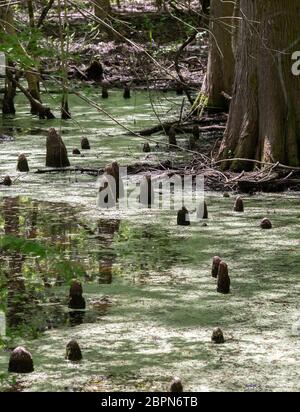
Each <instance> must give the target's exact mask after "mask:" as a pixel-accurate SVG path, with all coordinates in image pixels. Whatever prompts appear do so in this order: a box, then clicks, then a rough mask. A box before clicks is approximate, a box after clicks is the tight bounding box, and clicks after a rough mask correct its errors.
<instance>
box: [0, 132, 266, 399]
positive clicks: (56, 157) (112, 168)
mask: <svg viewBox="0 0 300 412" xmlns="http://www.w3.org/2000/svg"><path fill="white" fill-rule="evenodd" d="M195 134H196V135H197V131H196V129H195V131H194V135H195ZM172 136H173V137H174V130H172V128H171V129H170V132H169V139H170V138H171V140H170V144H176V142H175V143H174V139H173V137H172ZM172 139H173V140H172ZM46 146H47V154H46V166H48V167H68V166H70V163H69V159H68V155H67V150H66V147H65V145H64V143H63V141H62V139H61V137H60V136H59V135H58V133H57V132H56V130H55V129H54V128H51V129H50V130H49V133H48V137H47V144H46ZM148 146H149V144H148V143H145V145H144V148H143V150H144V151H145V152H147V151H150V147H148ZM81 148H82V149H83V150H88V149H90V144H89V141H88V139H87V138H83V139H82V141H81ZM73 154H80V151H79V150H78V149H74V150H73ZM17 170H18V171H20V172H28V171H29V166H28V162H27V159H26V156H25V155H24V154H21V155H20V156H19V158H18V164H17ZM105 171H106V173H107V174H109V175H111V176H113V177H115V178H117V179H118V178H119V166H118V163H117V162H112V164H110V165H108V166H106V168H105ZM116 183H117V188H118V187H119V184H118V181H117V182H116ZM2 184H5V185H7V186H10V185H11V184H12V181H11V179H10V177H9V176H6V177H5V178H4V181H3V182H2ZM144 184H145V187H144V191H145V196H144V200H145V203H149V199H150V201H152V200H153V196H154V195H153V188H152V186H151V178H150V176H146V177H145V179H144ZM141 193H142V192H141ZM119 196H120V193H117V197H119ZM234 211H236V212H243V211H244V202H243V199H242V198H241V197H240V196H238V197H237V198H236V200H235V204H234ZM197 217H198V218H202V219H207V218H208V208H207V204H206V202H205V201H204V202H203V205H202V207H201V208H199V209H198V210H197ZM177 224H178V225H183V226H188V225H190V220H189V212H188V210H187V209H186V208H185V207H184V206H183V207H182V208H181V209H180V210H179V211H178V214H177ZM260 227H261V228H262V229H271V228H272V223H271V222H270V220H269V219H267V218H264V219H263V220H262V221H261V223H260ZM211 273H212V277H214V278H217V291H218V292H220V293H223V294H227V293H229V292H230V278H229V275H228V266H227V264H226V263H225V262H224V261H222V259H221V258H220V257H219V256H214V257H213V262H212V270H211ZM68 306H69V308H70V309H81V310H84V309H85V307H86V303H85V299H84V297H83V290H82V285H81V283H80V282H78V281H73V283H72V285H71V287H70V293H69V303H68ZM211 340H212V342H214V343H217V344H220V343H224V341H225V340H224V335H223V332H222V330H221V329H220V328H219V327H217V328H215V329H214V330H213V333H212V337H211ZM65 357H66V359H68V360H69V361H73V362H76V361H80V360H81V359H82V352H81V349H80V346H79V344H78V342H77V341H76V340H74V339H72V340H71V341H70V342H69V343H68V344H67V346H66V355H65ZM8 370H9V372H14V373H30V372H33V370H34V365H33V359H32V355H31V353H30V352H29V351H28V350H27V349H25V348H24V347H22V346H18V347H16V348H15V349H14V350H13V351H12V353H11V356H10V360H9V365H8ZM170 391H171V392H182V391H183V385H182V382H181V379H180V378H178V377H174V378H173V380H172V382H171V385H170Z"/></svg>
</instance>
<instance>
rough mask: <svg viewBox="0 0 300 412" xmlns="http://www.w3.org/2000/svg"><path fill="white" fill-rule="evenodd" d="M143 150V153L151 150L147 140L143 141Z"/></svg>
mask: <svg viewBox="0 0 300 412" xmlns="http://www.w3.org/2000/svg"><path fill="white" fill-rule="evenodd" d="M143 152H145V153H149V152H151V148H150V145H149V143H148V142H145V143H144V145H143Z"/></svg>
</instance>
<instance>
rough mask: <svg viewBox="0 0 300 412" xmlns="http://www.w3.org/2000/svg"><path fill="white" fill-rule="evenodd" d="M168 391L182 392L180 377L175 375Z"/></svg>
mask: <svg viewBox="0 0 300 412" xmlns="http://www.w3.org/2000/svg"><path fill="white" fill-rule="evenodd" d="M170 392H183V385H182V382H181V379H180V378H178V377H177V376H175V377H174V378H173V380H172V382H171V385H170Z"/></svg>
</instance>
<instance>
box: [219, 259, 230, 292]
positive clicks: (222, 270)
mask: <svg viewBox="0 0 300 412" xmlns="http://www.w3.org/2000/svg"><path fill="white" fill-rule="evenodd" d="M217 292H219V293H223V294H227V293H229V292H230V278H229V275H228V267H227V264H226V263H225V262H223V261H221V262H220V263H219V270H218V286H217Z"/></svg>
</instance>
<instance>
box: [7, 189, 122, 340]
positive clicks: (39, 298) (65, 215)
mask: <svg viewBox="0 0 300 412" xmlns="http://www.w3.org/2000/svg"><path fill="white" fill-rule="evenodd" d="M119 225H120V222H119V221H118V220H111V221H109V220H104V219H100V220H99V221H98V222H97V225H96V227H95V228H90V227H89V226H88V225H86V224H85V223H83V222H81V221H80V220H79V219H77V218H76V211H75V209H74V208H72V207H69V206H67V205H65V204H51V203H47V202H37V201H30V200H28V199H26V198H20V197H13V198H10V197H5V198H3V199H2V200H1V201H0V235H2V236H1V238H0V262H2V265H1V272H0V274H1V276H2V277H3V279H5V280H4V285H5V300H6V302H4V299H2V300H3V301H2V302H1V307H5V313H6V320H7V326H8V328H19V329H20V330H21V329H23V328H24V327H26V326H27V329H30V330H31V332H33V334H35V333H36V332H39V331H43V330H47V329H49V328H53V327H59V326H62V325H64V324H65V325H68V324H69V325H70V326H76V325H79V324H81V323H83V322H84V321H87V322H89V321H92V320H93V319H94V318H95V314H94V313H93V311H92V310H87V311H78V310H76V311H73V310H68V309H67V292H64V294H63V295H61V293H60V290H64V291H65V290H66V289H67V288H68V286H69V284H70V281H71V280H72V279H73V278H77V279H82V280H83V281H84V282H98V283H111V282H112V280H113V265H114V262H115V259H116V253H115V251H114V245H113V243H114V236H115V234H116V233H117V232H118V229H119ZM87 244H88V245H89V247H87ZM1 283H2V282H1ZM1 298H4V294H3V293H2V295H1ZM102 309H103V310H102V311H101V313H100V311H99V310H98V311H97V316H98V315H99V314H101V315H104V314H105V313H106V312H107V307H106V308H104V306H102Z"/></svg>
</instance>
